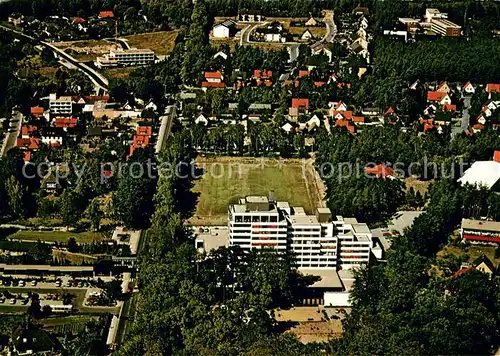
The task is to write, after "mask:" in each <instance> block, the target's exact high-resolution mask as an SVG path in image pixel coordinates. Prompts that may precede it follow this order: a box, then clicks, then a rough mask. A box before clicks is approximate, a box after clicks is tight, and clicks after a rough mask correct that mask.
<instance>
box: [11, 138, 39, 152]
mask: <svg viewBox="0 0 500 356" xmlns="http://www.w3.org/2000/svg"><path fill="white" fill-rule="evenodd" d="M16 147H20V148H27V149H29V150H37V149H39V148H40V139H39V138H34V137H30V138H18V139H17V140H16Z"/></svg>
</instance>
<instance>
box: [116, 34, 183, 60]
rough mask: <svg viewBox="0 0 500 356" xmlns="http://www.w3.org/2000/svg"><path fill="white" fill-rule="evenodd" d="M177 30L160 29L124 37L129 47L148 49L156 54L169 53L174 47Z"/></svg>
mask: <svg viewBox="0 0 500 356" xmlns="http://www.w3.org/2000/svg"><path fill="white" fill-rule="evenodd" d="M178 34H179V31H161V32H150V33H141V34H139V35H132V36H126V37H124V38H125V39H126V40H127V42H128V44H129V46H130V47H135V48H140V49H150V50H152V51H154V52H155V53H156V54H157V55H167V54H170V53H171V52H172V51H173V50H174V47H175V40H176V39H177V35H178Z"/></svg>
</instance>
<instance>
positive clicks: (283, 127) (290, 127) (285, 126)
mask: <svg viewBox="0 0 500 356" xmlns="http://www.w3.org/2000/svg"><path fill="white" fill-rule="evenodd" d="M281 128H282V129H283V130H284V131H286V132H291V131H292V130H293V126H292V125H291V124H290V123H289V122H287V123H286V124H284V125H283V126H281Z"/></svg>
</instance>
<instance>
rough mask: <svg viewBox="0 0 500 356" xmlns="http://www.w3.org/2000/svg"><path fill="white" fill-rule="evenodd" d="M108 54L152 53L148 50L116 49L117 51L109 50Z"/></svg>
mask: <svg viewBox="0 0 500 356" xmlns="http://www.w3.org/2000/svg"><path fill="white" fill-rule="evenodd" d="M109 53H153V54H154V52H153V51H152V50H150V49H149V48H146V49H139V48H130V49H118V50H113V49H112V50H110V51H109Z"/></svg>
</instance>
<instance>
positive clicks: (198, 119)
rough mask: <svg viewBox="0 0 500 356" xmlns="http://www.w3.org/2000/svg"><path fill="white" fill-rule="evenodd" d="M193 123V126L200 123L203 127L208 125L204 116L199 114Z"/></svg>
mask: <svg viewBox="0 0 500 356" xmlns="http://www.w3.org/2000/svg"><path fill="white" fill-rule="evenodd" d="M194 123H195V124H200V123H201V124H203V125H205V126H207V125H208V119H207V118H206V117H205V115H203V114H200V115H198V117H197V118H196V119H195V120H194Z"/></svg>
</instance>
